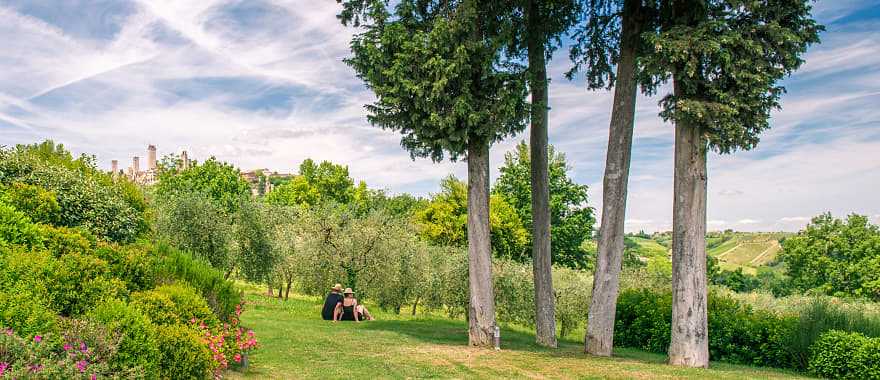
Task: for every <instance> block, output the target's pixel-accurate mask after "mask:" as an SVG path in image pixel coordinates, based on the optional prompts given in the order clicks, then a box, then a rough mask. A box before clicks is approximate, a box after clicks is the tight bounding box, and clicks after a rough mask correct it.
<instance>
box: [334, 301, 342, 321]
mask: <svg viewBox="0 0 880 380" xmlns="http://www.w3.org/2000/svg"><path fill="white" fill-rule="evenodd" d="M341 305H342V302H337V303H336V307H334V308H333V322H336V321H339V319H340V318H341V316H340V315H339V314H340V312H339V309H341V307H340V306H341Z"/></svg>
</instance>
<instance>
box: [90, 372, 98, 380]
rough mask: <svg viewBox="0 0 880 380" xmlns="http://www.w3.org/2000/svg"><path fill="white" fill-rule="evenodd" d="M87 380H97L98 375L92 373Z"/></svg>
mask: <svg viewBox="0 0 880 380" xmlns="http://www.w3.org/2000/svg"><path fill="white" fill-rule="evenodd" d="M89 380H98V375H95V374H94V373H93V374H92V376H90V377H89Z"/></svg>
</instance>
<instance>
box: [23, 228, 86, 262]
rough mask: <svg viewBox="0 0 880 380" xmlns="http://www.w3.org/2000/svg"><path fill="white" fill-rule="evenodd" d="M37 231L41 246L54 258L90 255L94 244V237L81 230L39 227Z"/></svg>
mask: <svg viewBox="0 0 880 380" xmlns="http://www.w3.org/2000/svg"><path fill="white" fill-rule="evenodd" d="M37 230H38V231H39V233H40V240H41V242H40V244H41V246H42V247H43V248H44V249H46V250H47V251H49V252H52V254H53V255H54V256H63V255H66V254H70V253H79V254H86V253H91V252H92V250H93V248H94V246H95V243H96V241H95V237H94V236H92V235H91V234H90V233H88V231H85V230H82V229H72V228H67V227H55V226H49V225H40V226H37Z"/></svg>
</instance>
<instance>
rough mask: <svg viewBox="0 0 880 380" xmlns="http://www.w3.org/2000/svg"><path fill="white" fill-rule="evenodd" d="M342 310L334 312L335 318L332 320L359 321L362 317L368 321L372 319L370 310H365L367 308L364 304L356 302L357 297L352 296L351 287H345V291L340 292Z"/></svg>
mask: <svg viewBox="0 0 880 380" xmlns="http://www.w3.org/2000/svg"><path fill="white" fill-rule="evenodd" d="M342 294H343V298H342V312H338V308H337V313H336V318H334V321H355V322H360V321H361V320H363V319H366V320H368V321H372V320H373V319H374V318H373V316H372V315H370V312H369V311H367V308H366V307H364V305H360V304H358V300H357V298H354V292H353V291H352V290H351V288H345V291H344V292H342Z"/></svg>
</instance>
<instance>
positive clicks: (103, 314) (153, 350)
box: [88, 301, 169, 378]
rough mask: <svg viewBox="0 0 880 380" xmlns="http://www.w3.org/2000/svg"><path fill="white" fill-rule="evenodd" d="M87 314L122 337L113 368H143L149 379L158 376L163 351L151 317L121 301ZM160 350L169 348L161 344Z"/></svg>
mask: <svg viewBox="0 0 880 380" xmlns="http://www.w3.org/2000/svg"><path fill="white" fill-rule="evenodd" d="M88 317H89V319H90V320H93V321H95V322H98V323H101V324H103V325H104V326H106V327H107V329H108V330H110V331H111V332H113V333H114V334H119V335H120V336H121V337H122V338H121V340H120V341H119V347H118V352H117V353H116V356H115V357H114V358H113V360H112V361H111V362H110V363H109V364H110V367H111V368H113V369H114V370H118V371H125V370H127V369H130V368H140V369H141V370H142V371H143V373H144V374H146V375H147V378H155V376H154V374H156V373H157V371H158V368H157V364H158V363H159V358H160V356H159V355H160V354H161V352H160V349H159V348H160V346H159V344H158V340H157V337H156V334H157V333H156V326H154V325H153V324H152V323H151V322H150V319H149V318H147V317H146V316H145V315H143V314H142V313H141V312H140V311H139V310H137V309H135V308H134V307H132V306H129V305H126V304H125V303H124V302H122V301H110V302H107V303H104V304H102V305H100V306H98V307H97V308H95V309H94V310H92V311H91V312H90V313H89V315H88ZM161 349H162V350H167V349H169V347H165V346H161Z"/></svg>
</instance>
